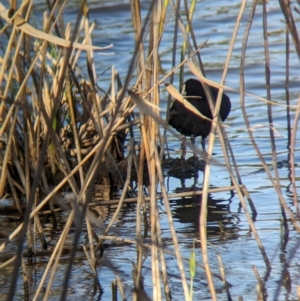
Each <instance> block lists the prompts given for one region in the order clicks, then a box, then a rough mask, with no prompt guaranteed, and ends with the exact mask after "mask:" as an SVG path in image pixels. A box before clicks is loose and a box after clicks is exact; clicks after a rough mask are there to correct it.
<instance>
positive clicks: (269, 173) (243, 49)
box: [240, 1, 300, 232]
mask: <svg viewBox="0 0 300 301" xmlns="http://www.w3.org/2000/svg"><path fill="white" fill-rule="evenodd" d="M256 4H257V1H254V2H253V4H252V11H251V15H250V17H249V22H248V25H247V27H246V30H245V34H244V39H243V44H242V45H243V46H242V56H241V68H240V70H241V71H240V91H241V98H240V102H241V109H242V113H243V117H244V120H245V124H246V128H247V130H248V134H249V138H250V141H251V143H252V145H253V148H254V150H255V151H256V154H257V156H258V158H259V159H260V161H261V163H262V165H263V168H264V170H265V171H266V173H267V175H268V177H269V179H270V181H271V183H272V185H273V187H274V189H275V191H276V193H277V195H278V197H279V201H280V206H281V208H282V214H283V215H284V211H283V210H285V212H287V213H288V215H289V217H290V219H291V221H292V223H293V225H294V227H295V228H296V229H297V231H298V232H300V226H299V224H298V222H297V221H296V219H295V217H294V215H293V213H292V211H291V210H290V208H289V207H288V206H287V205H286V202H285V200H284V198H283V196H282V194H281V192H280V191H279V190H280V189H279V188H278V186H277V185H276V183H275V182H274V180H273V176H272V174H271V172H270V170H269V168H268V166H267V164H266V162H265V160H264V158H263V156H262V154H261V152H260V150H259V148H258V145H257V143H256V142H255V140H254V137H253V134H252V131H251V130H250V123H249V119H248V116H247V114H246V111H245V97H244V95H245V93H244V90H245V89H244V87H245V79H244V65H245V56H246V48H247V42H248V36H249V33H250V29H251V24H252V20H253V17H254V13H255V7H256Z"/></svg>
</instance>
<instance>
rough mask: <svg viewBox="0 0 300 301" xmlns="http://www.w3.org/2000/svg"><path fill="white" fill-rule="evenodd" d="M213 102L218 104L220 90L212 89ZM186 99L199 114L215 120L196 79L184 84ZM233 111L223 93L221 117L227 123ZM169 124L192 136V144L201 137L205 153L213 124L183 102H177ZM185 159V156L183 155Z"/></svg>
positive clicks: (171, 110)
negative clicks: (207, 138)
mask: <svg viewBox="0 0 300 301" xmlns="http://www.w3.org/2000/svg"><path fill="white" fill-rule="evenodd" d="M210 89H211V92H212V96H213V101H214V103H215V102H216V99H217V97H218V92H219V89H217V88H215V87H210ZM184 92H185V93H184V98H186V100H187V101H189V102H190V103H191V104H192V105H193V106H194V107H196V108H197V109H198V110H199V112H200V113H201V114H202V115H204V116H206V117H207V118H210V119H213V116H212V113H211V110H210V107H209V103H208V99H207V97H206V95H205V92H204V89H203V86H202V84H201V82H200V81H198V80H196V79H193V78H191V79H188V80H187V81H186V82H185V84H184ZM230 109H231V102H230V99H229V97H228V96H227V95H226V94H225V93H223V95H222V101H221V106H220V112H219V113H220V117H221V120H222V121H225V120H226V118H227V117H228V115H229V112H230ZM169 124H170V125H171V126H172V127H173V128H175V129H176V130H177V131H178V132H179V133H181V134H182V135H184V136H190V137H191V140H192V142H194V137H198V136H201V137H202V140H201V144H202V148H203V150H204V151H205V138H206V137H207V136H208V135H209V133H210V128H211V122H210V121H208V120H204V119H203V118H201V117H200V116H197V115H195V114H194V113H192V112H191V111H190V110H188V109H187V108H186V107H185V106H184V105H183V104H182V103H181V102H179V101H178V100H175V101H174V103H173V104H172V106H171V108H170V118H169ZM183 157H184V154H183Z"/></svg>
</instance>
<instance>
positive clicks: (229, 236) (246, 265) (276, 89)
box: [0, 0, 300, 300]
mask: <svg viewBox="0 0 300 301" xmlns="http://www.w3.org/2000/svg"><path fill="white" fill-rule="evenodd" d="M79 2H80V1H76V2H75V1H74V2H72V6H71V5H68V6H67V8H66V10H65V14H64V16H65V18H66V21H71V20H74V19H75V18H76V13H77V7H76V5H79V4H77V3H79ZM221 3H222V6H221V5H220V4H221ZM75 4H76V5H75ZM89 5H90V20H96V22H97V26H96V29H95V31H94V34H93V44H94V45H97V46H98V45H100V46H105V45H108V44H111V43H112V44H113V45H114V47H113V48H112V49H111V50H108V51H106V52H107V54H106V55H105V56H104V55H102V54H96V56H95V63H96V66H97V72H98V74H101V73H102V72H104V71H105V70H106V69H108V68H110V67H111V66H112V65H114V67H115V69H116V70H117V71H118V72H119V73H120V76H121V78H122V79H123V80H124V78H125V76H126V72H127V69H128V65H129V62H130V59H131V56H132V53H133V51H134V34H133V31H132V23H131V13H130V7H129V4H128V1H120V0H118V1H117V0H115V1H89ZM295 5H296V4H295ZM35 6H36V14H35V18H36V19H37V20H38V19H39V18H40V17H41V12H42V11H43V10H44V9H45V6H44V5H42V4H39V3H38V1H37V3H36V4H35ZM147 7H148V2H147V1H144V2H142V9H143V15H145V14H146V9H147ZM239 7H240V1H235V0H233V1H208V0H203V1H199V2H198V3H197V8H196V11H195V14H194V18H193V27H194V30H195V33H196V37H197V42H198V44H202V43H203V42H205V41H207V45H206V47H205V48H204V49H203V50H202V51H201V56H202V60H203V62H204V67H205V71H206V73H207V77H208V78H210V79H212V80H215V81H217V82H218V81H219V80H220V78H221V74H222V68H223V65H224V62H225V59H226V55H227V51H228V47H229V41H230V39H231V35H232V32H233V29H234V26H235V22H236V18H237V15H238V12H239ZM250 9H251V3H248V4H247V8H246V11H245V14H244V17H243V19H242V23H241V27H240V29H239V34H238V37H237V41H236V44H235V47H234V52H233V56H232V59H231V63H230V68H229V71H228V75H227V78H226V85H227V86H229V87H231V88H233V89H236V90H239V72H240V59H241V49H242V39H243V34H244V31H245V27H246V25H247V20H248V17H249V13H250ZM267 9H268V39H269V40H268V41H269V51H270V65H271V89H272V90H271V93H272V100H273V101H275V102H278V103H280V104H285V103H286V92H285V76H286V75H285V68H286V67H285V47H286V46H285V45H286V44H285V43H286V42H285V40H286V35H285V23H284V22H282V20H283V19H284V18H283V15H282V13H281V10H280V7H279V4H278V2H277V1H269V3H268V5H267ZM169 14H170V22H169V24H168V25H167V28H166V31H165V34H164V36H163V38H162V41H161V44H160V49H159V53H160V59H161V64H162V73H161V77H163V75H165V74H166V73H167V72H169V71H170V70H171V52H172V39H173V26H174V23H173V16H172V14H171V12H169ZM297 17H298V16H297ZM298 19H299V18H298ZM298 24H299V23H298ZM179 39H182V37H181V35H180V34H179ZM179 55H180V50H179V49H178V57H179ZM264 62H265V59H264V50H263V33H262V6H261V5H259V6H257V11H256V14H255V18H254V21H253V25H252V30H251V34H250V36H249V41H248V48H247V56H246V68H245V82H246V88H245V89H246V91H247V92H249V93H251V94H253V95H258V96H261V97H266V88H265V84H264V83H265V69H264V68H265V66H264ZM177 63H179V61H178V62H177ZM82 64H83V65H82V67H84V60H83V61H82ZM289 66H290V82H289V88H290V90H289V93H290V101H291V105H293V106H294V107H295V106H296V104H297V98H298V94H299V59H298V57H297V55H296V53H295V51H294V50H293V45H292V43H291V52H290V63H289ZM177 75H178V74H177ZM191 76H192V75H191V73H189V71H188V69H187V68H186V74H185V78H189V77H191ZM109 82H110V70H108V71H106V72H105V73H104V74H103V75H102V76H101V77H100V78H99V85H100V86H101V87H102V88H105V87H107V85H108V83H109ZM176 85H177V86H178V77H176V78H175V86H176ZM227 94H228V95H229V96H230V98H231V101H232V111H231V114H230V116H229V118H228V120H227V122H226V124H228V125H229V127H228V128H227V129H226V132H227V134H228V137H229V139H230V143H231V146H232V148H233V152H234V155H235V158H236V160H237V164H238V166H239V170H240V172H241V175H242V181H243V183H244V184H245V185H246V187H247V189H248V191H249V192H250V193H251V197H252V199H253V201H254V203H255V206H256V209H257V211H258V217H257V220H256V222H255V226H256V228H257V230H258V232H259V235H260V238H261V240H262V243H263V245H264V246H265V248H266V252H267V254H268V256H269V259H270V261H271V264H272V271H271V274H270V276H269V278H268V280H267V282H266V288H267V293H268V296H269V297H268V300H273V298H274V297H273V296H274V294H275V291H276V289H277V287H278V285H280V286H281V293H280V294H279V298H278V299H277V300H296V299H297V294H296V289H297V286H298V285H300V277H299V276H300V275H299V260H300V254H299V252H295V254H293V258H291V254H292V253H293V251H294V248H295V246H297V244H298V243H299V240H300V237H299V234H298V233H297V232H296V231H295V230H294V229H293V227H292V226H291V224H290V225H289V226H290V233H289V242H288V244H287V245H285V246H284V245H283V238H282V223H281V214H280V206H279V201H278V196H277V194H276V193H275V190H274V188H273V187H272V184H271V182H270V181H269V180H268V177H267V175H266V174H265V172H263V171H261V170H260V169H261V168H262V166H261V163H260V161H259V160H258V158H257V155H256V153H255V151H254V149H253V146H252V144H251V142H250V141H249V137H248V133H247V131H246V126H245V123H244V119H243V117H242V112H241V109H240V95H239V93H233V92H227ZM166 99H167V93H166V91H164V88H163V87H161V104H162V109H163V110H162V115H164V111H165V107H166ZM246 111H247V115H248V117H249V119H250V123H251V126H252V127H253V128H255V127H257V129H256V130H255V132H254V137H255V139H256V143H257V144H258V147H259V149H260V151H261V152H262V155H263V157H264V159H265V160H266V162H267V163H269V164H271V160H272V154H271V148H270V139H269V136H270V134H269V127H268V118H267V107H266V104H265V103H263V102H261V101H259V100H257V99H255V98H254V97H249V96H247V97H246ZM294 115H295V108H293V109H292V114H291V120H292V122H293V119H294ZM273 118H274V128H275V129H276V135H275V137H276V151H277V162H284V160H287V159H288V131H287V121H286V108H285V107H284V106H274V107H273ZM299 138H300V137H299V134H297V140H296V147H295V149H296V152H295V162H296V163H297V162H299V159H300V158H299V148H300V145H299ZM169 147H170V149H172V150H173V155H177V156H178V155H179V148H180V141H178V140H177V139H176V138H173V137H172V136H169ZM214 154H215V155H214V157H215V158H216V159H218V160H219V161H220V162H224V160H223V158H222V151H221V148H220V144H219V141H218V140H217V141H216V146H215V149H214ZM299 174H300V170H299V167H296V177H297V180H299ZM279 175H280V184H281V187H282V193H283V196H284V197H285V199H286V202H287V204H289V206H290V209H291V210H292V211H294V212H295V208H294V206H293V199H292V194H291V193H290V192H289V191H288V190H287V188H288V185H289V184H290V180H289V168H288V164H282V165H281V168H280V169H279ZM202 178H203V177H202V174H200V175H199V179H198V183H197V186H199V187H201V183H202ZM210 182H211V185H212V186H213V187H223V186H229V185H230V177H229V175H228V172H227V170H226V169H224V168H222V167H220V166H213V167H212V172H211V180H210ZM166 183H167V186H168V189H169V192H174V191H175V190H176V189H177V188H180V187H181V183H180V181H179V180H177V179H174V178H169V179H166ZM192 184H193V180H187V181H186V183H185V185H186V187H189V186H191V185H192ZM297 188H298V189H299V182H298V183H297ZM211 198H212V199H213V200H221V201H222V202H220V203H218V205H217V207H216V208H214V209H211V210H209V212H210V215H209V217H208V234H209V236H208V242H209V247H208V248H209V260H210V264H211V268H212V270H213V271H214V272H216V273H219V269H218V262H217V257H216V254H217V253H218V254H220V255H221V257H222V260H223V264H224V267H225V272H226V276H227V280H228V281H229V282H230V283H231V284H232V288H231V290H230V291H231V294H232V297H233V299H234V300H237V299H238V296H243V297H244V300H256V298H257V297H256V285H257V281H256V279H255V276H254V273H253V270H252V266H253V265H255V266H256V267H257V269H258V271H259V273H260V275H261V277H263V276H264V274H265V271H266V269H265V264H264V261H263V258H262V255H261V253H260V251H259V248H258V246H257V243H256V241H255V239H254V237H253V235H252V233H251V232H250V230H249V225H248V222H247V220H246V217H245V215H244V213H243V210H240V208H239V200H238V197H236V196H233V197H232V196H231V194H230V192H223V193H218V194H214V195H211ZM198 204H199V200H198V199H186V200H173V201H172V204H171V205H172V209H173V212H174V221H175V225H176V229H177V233H178V239H179V242H180V247H181V252H182V255H183V257H185V258H189V256H190V253H191V248H192V244H193V240H194V238H199V234H198V221H197V218H198V214H199V212H200V207H199V205H198ZM159 209H160V217H161V220H162V231H163V238H164V241H165V244H166V246H167V247H168V248H169V249H170V250H172V242H171V240H170V230H169V226H168V221H167V217H166V213H165V208H164V205H163V203H162V202H159ZM135 214H136V212H135V210H134V208H129V209H126V210H124V211H123V212H122V215H121V216H120V219H119V223H117V224H116V227H115V228H114V229H113V232H112V234H115V235H117V236H120V237H124V238H132V239H134V238H135ZM220 220H222V221H223V226H224V231H225V232H224V233H223V234H220V228H219V221H220ZM70 244H71V238H70ZM122 254H124V256H122ZM196 254H197V261H198V262H199V263H202V258H201V257H202V256H201V250H200V249H197V252H196ZM146 255H147V256H146V257H145V262H144V263H143V267H144V269H143V277H144V282H145V290H146V292H148V293H149V296H151V293H152V283H151V261H150V252H149V253H148V254H146ZM135 260H136V251H135V248H134V246H128V247H126V252H124V247H117V246H116V247H112V248H110V249H109V251H108V252H105V256H104V259H103V262H102V263H101V264H100V265H99V268H98V273H99V278H100V281H101V284H102V286H103V288H104V294H103V295H102V297H101V300H111V281H113V280H114V279H115V272H116V271H117V272H118V274H119V276H120V277H121V278H122V279H123V281H124V283H123V284H124V287H125V292H126V295H127V296H128V299H130V297H129V296H130V293H131V289H132V287H133V285H132V276H131V271H132V264H131V262H132V261H135ZM288 260H291V261H290V262H289V269H288V271H289V273H290V278H291V286H288V285H285V284H284V283H281V284H278V281H279V280H280V277H281V273H282V268H283V265H284V263H286V262H287V261H288ZM166 261H167V265H168V269H169V270H168V271H169V277H170V280H169V281H170V286H171V291H172V295H173V298H174V300H182V299H183V291H182V286H181V280H180V277H179V274H178V268H177V263H176V260H175V258H174V257H173V256H171V255H166ZM77 262H78V265H76V266H75V269H74V272H73V274H72V279H71V281H70V283H69V286H70V291H69V292H70V294H69V300H86V299H87V296H89V297H88V298H91V299H92V296H91V295H90V292H91V291H92V283H90V279H91V275H90V268H89V266H88V264H87V263H86V261H85V259H84V257H83V256H82V258H80V257H79V258H77ZM46 263H47V258H44V259H43V258H41V259H39V264H38V265H37V267H35V269H36V271H35V275H36V279H37V280H36V281H38V279H39V277H40V276H41V274H40V273H41V272H42V271H43V269H44V266H45V264H46ZM112 264H113V269H112V268H111V265H112ZM39 266H40V267H41V269H39ZM185 267H186V273H187V275H188V273H189V263H188V262H186V266H185ZM64 270H65V267H64V265H63V264H62V265H61V274H58V279H56V280H57V282H56V283H55V285H54V287H53V291H52V300H56V299H57V296H59V294H60V291H61V288H60V286H61V282H62V279H59V275H61V277H63V275H64ZM0 279H1V276H0ZM87 279H89V280H87ZM19 280H20V285H21V279H19ZM32 280H33V286H34V281H35V280H34V279H32ZM3 283H4V279H1V284H0V286H2V284H3ZM36 285H38V283H36ZM215 286H216V290H217V296H218V300H227V297H226V292H225V290H224V287H223V284H222V283H221V282H220V281H219V280H215ZM194 292H195V293H194V300H204V299H207V300H209V299H210V294H209V289H208V286H207V282H206V276H205V273H204V271H203V270H202V269H201V268H198V269H197V272H196V278H195V279H194ZM21 295H22V291H21V292H20V294H19V296H21ZM0 298H1V297H0ZM94 299H95V300H96V299H97V297H95V298H94ZM98 300H100V299H98Z"/></svg>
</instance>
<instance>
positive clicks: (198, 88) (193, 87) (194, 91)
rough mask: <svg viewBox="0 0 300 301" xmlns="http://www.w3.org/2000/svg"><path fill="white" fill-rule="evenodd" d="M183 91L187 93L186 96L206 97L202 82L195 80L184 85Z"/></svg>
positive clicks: (190, 80)
mask: <svg viewBox="0 0 300 301" xmlns="http://www.w3.org/2000/svg"><path fill="white" fill-rule="evenodd" d="M183 91H184V92H185V95H186V96H204V95H205V92H204V90H203V87H202V84H201V82H200V81H198V80H197V79H194V78H190V79H188V80H187V81H186V82H185V83H184V86H183Z"/></svg>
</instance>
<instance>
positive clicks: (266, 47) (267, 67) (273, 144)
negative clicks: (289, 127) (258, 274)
mask: <svg viewBox="0 0 300 301" xmlns="http://www.w3.org/2000/svg"><path fill="white" fill-rule="evenodd" d="M267 31H268V23H267V7H266V2H263V37H264V54H265V77H266V90H267V98H268V99H271V98H272V97H271V87H270V81H271V70H270V56H269V45H268V32H267ZM267 109H268V120H269V124H270V126H271V125H272V124H273V116H272V106H271V105H270V104H268V108H267ZM269 132H270V139H271V150H272V163H273V170H274V174H275V181H274V184H275V185H276V186H275V187H276V188H275V189H276V192H277V194H278V196H279V199H281V200H284V197H283V195H282V192H281V184H280V177H279V172H278V168H277V155H276V142H275V137H274V132H273V131H272V129H271V127H270V128H269ZM279 204H280V206H281V215H282V218H283V221H284V223H283V224H284V226H285V227H286V231H287V230H288V225H287V218H286V213H285V211H284V209H285V208H286V207H287V206H286V204H285V202H284V206H283V202H282V201H279Z"/></svg>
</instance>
